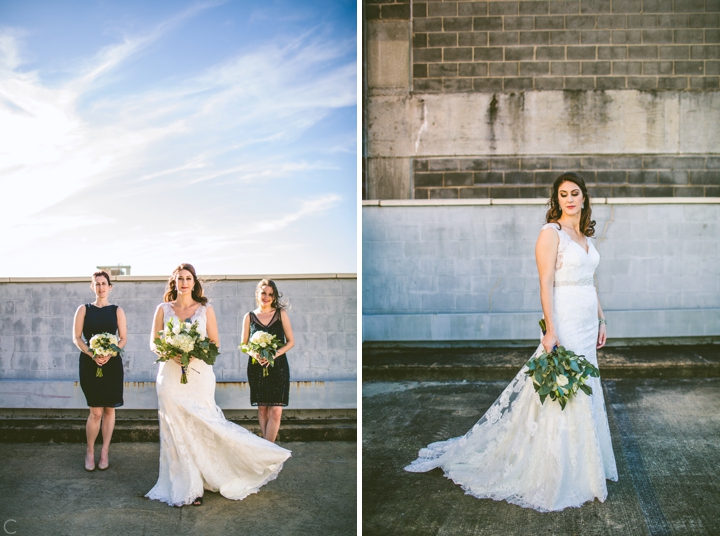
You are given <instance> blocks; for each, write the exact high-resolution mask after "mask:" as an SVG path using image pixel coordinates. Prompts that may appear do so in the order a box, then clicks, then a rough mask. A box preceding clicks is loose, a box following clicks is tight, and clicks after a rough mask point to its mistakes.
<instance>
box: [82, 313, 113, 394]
mask: <svg viewBox="0 0 720 536" xmlns="http://www.w3.org/2000/svg"><path fill="white" fill-rule="evenodd" d="M117 308H118V306H117V305H106V306H105V307H95V306H94V305H93V304H92V303H86V304H85V323H84V324H83V338H84V339H85V342H86V343H89V342H90V339H91V338H92V337H93V336H94V335H97V334H98V333H112V334H117V330H118V325H117ZM97 369H98V366H97V364H96V363H95V361H94V360H93V358H92V357H90V356H89V355H87V354H85V353H82V352H81V353H80V387H82V390H83V393H84V394H85V399H86V400H87V405H88V406H89V407H91V408H119V407H120V406H122V405H123V403H124V402H123V379H124V372H123V363H122V358H121V357H120V356H119V355H116V356H113V357H111V358H110V360H109V361H108V362H107V363H105V364H104V365H103V366H102V373H103V375H102V378H98V377H97Z"/></svg>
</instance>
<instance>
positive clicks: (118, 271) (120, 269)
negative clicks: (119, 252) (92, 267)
mask: <svg viewBox="0 0 720 536" xmlns="http://www.w3.org/2000/svg"><path fill="white" fill-rule="evenodd" d="M97 269H98V270H105V271H106V272H107V273H109V274H110V275H111V276H113V275H130V266H125V265H122V264H118V265H117V266H98V267H97Z"/></svg>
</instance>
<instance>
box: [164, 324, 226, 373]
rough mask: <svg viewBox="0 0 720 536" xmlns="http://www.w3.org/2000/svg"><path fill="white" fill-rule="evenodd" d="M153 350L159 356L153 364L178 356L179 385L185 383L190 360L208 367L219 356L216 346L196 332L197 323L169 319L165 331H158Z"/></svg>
mask: <svg viewBox="0 0 720 536" xmlns="http://www.w3.org/2000/svg"><path fill="white" fill-rule="evenodd" d="M153 342H154V343H155V349H156V351H157V353H158V355H159V357H158V358H157V360H156V361H155V363H160V362H162V361H168V360H170V359H173V358H174V357H176V356H180V362H181V368H182V376H181V377H180V383H187V382H188V381H187V367H188V365H189V364H190V359H191V358H193V357H194V358H195V359H200V360H201V361H204V362H205V363H207V364H208V365H213V364H214V363H215V358H216V357H217V356H218V354H220V350H219V348H218V347H217V345H216V344H215V343H214V342H212V341H210V340H209V339H208V338H207V337H205V336H204V335H203V334H202V333H200V332H199V331H198V323H197V321H195V322H193V323H192V324H191V323H190V322H182V321H180V320H176V319H174V318H171V319H170V320H168V323H167V325H166V329H165V331H158V337H156V338H155V341H153Z"/></svg>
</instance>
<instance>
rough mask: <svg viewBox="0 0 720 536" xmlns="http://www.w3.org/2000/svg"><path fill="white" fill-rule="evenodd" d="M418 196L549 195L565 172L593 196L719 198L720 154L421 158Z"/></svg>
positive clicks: (418, 161) (415, 165)
mask: <svg viewBox="0 0 720 536" xmlns="http://www.w3.org/2000/svg"><path fill="white" fill-rule="evenodd" d="M413 168H414V171H413V179H414V185H415V191H414V196H415V198H416V199H458V198H460V199H463V198H532V197H536V198H547V197H548V195H549V187H550V186H551V185H552V183H553V181H554V180H555V179H556V178H557V177H558V175H560V174H561V173H562V172H564V171H578V172H579V173H580V174H581V175H582V176H583V178H584V179H585V181H586V184H587V185H588V189H589V193H590V195H591V196H593V197H720V157H717V156H708V157H705V156H674V155H602V156H597V155H584V156H542V157H517V156H512V157H490V158H487V157H484V158H418V159H415V160H414V162H413Z"/></svg>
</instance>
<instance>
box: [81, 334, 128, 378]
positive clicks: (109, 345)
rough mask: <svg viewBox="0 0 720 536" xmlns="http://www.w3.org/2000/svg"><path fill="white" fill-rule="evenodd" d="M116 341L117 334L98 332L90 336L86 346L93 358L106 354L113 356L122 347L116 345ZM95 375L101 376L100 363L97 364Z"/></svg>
mask: <svg viewBox="0 0 720 536" xmlns="http://www.w3.org/2000/svg"><path fill="white" fill-rule="evenodd" d="M118 342H119V341H118V338H117V335H113V334H112V333H98V334H97V335H93V336H92V337H91V338H90V340H89V341H88V346H89V347H90V350H92V353H93V359H97V358H98V357H106V356H110V357H113V356H116V355H118V354H121V353H122V348H120V347H119V346H118V345H117V344H118ZM95 377H96V378H102V377H103V373H102V366H101V365H98V369H97V372H96V373H95Z"/></svg>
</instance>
